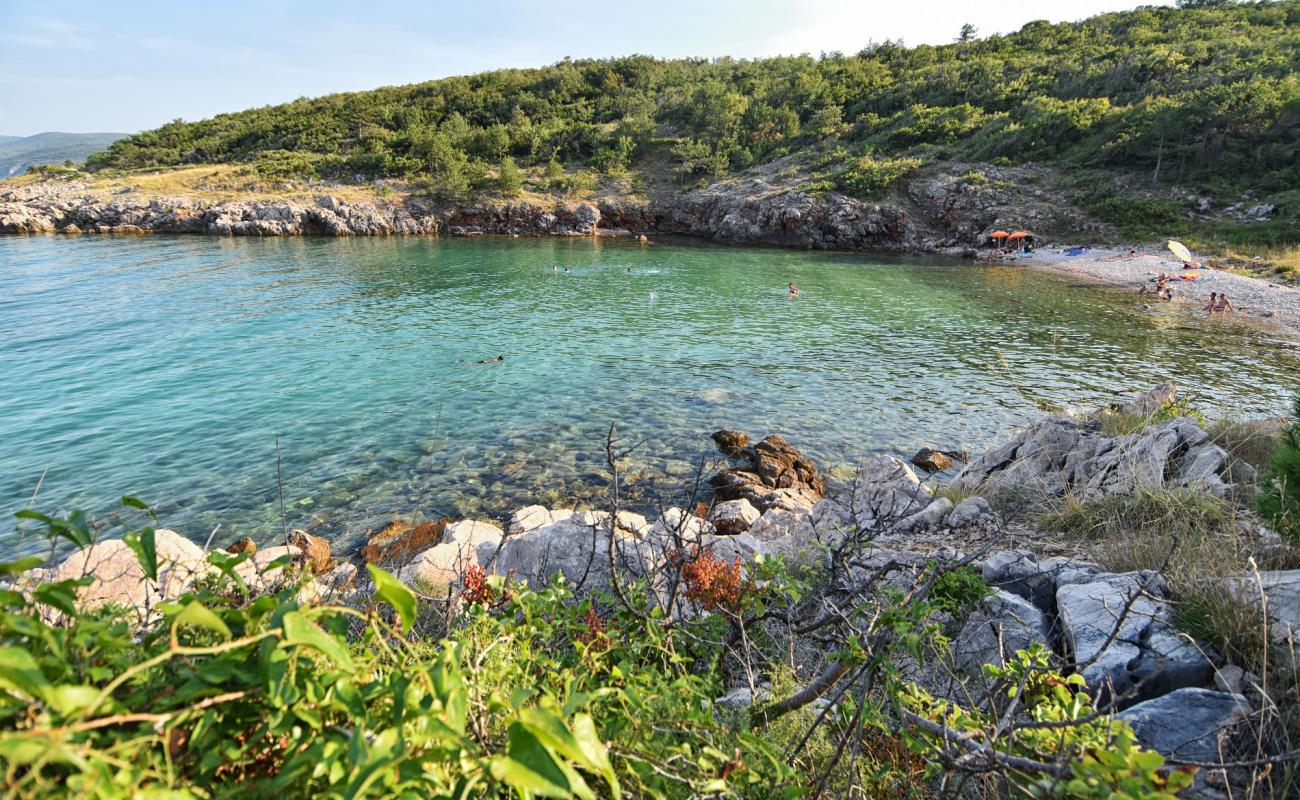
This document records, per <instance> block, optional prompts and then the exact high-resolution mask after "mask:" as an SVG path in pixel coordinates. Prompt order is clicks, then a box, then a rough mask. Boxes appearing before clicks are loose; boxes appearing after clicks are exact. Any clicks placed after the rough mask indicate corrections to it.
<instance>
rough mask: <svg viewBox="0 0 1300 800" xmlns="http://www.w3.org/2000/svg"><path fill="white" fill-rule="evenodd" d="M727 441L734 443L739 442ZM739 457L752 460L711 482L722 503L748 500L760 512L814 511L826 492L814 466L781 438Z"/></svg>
mask: <svg viewBox="0 0 1300 800" xmlns="http://www.w3.org/2000/svg"><path fill="white" fill-rule="evenodd" d="M719 433H729V432H724V431H719ZM740 435H741V436H743V434H740ZM724 438H726V439H727V441H728V442H730V443H732V444H735V443H737V442H738V441H739V439H736V438H731V437H724ZM739 454H740V455H742V456H746V457H748V460H749V464H747V465H746V466H744V467H731V468H728V469H724V470H722V471H721V472H719V473H718V474H717V475H714V476H713V477H712V478H710V479H709V483H710V484H711V485H712V486H713V487H714V492H715V493H716V495H717V496H718V498H719V499H720V500H724V501H725V500H741V499H744V500H748V501H749V502H750V503H751V504H752V505H753V506H754V507H755V508H757V509H758V510H759V511H767V510H768V509H770V508H773V507H782V508H795V507H805V508H811V507H812V505H813V503H816V502H817V501H818V500H820V499H821V498H822V495H823V494H824V493H825V491H826V485H825V483H824V482H823V481H822V480H821V478H820V477H819V476H818V474H817V468H816V467H815V466H814V465H813V463H812V462H811V461H809V460H808V459H807V458H805V457H804V456H803V455H802V454H800V453H799V451H798V450H795V449H794V448H793V447H791V446H790V444H789V443H787V442H786V441H785V439H783V438H781V437H780V436H768V437H767V438H766V439H763V440H762V441H761V442H759V443H758V444H756V445H754V446H753V448H752V449H747V450H743V451H740V453H739Z"/></svg>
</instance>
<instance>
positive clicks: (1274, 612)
mask: <svg viewBox="0 0 1300 800" xmlns="http://www.w3.org/2000/svg"><path fill="white" fill-rule="evenodd" d="M1228 590H1229V591H1230V592H1232V594H1233V595H1235V596H1236V597H1237V598H1238V599H1239V600H1241V601H1243V602H1247V603H1253V604H1255V605H1260V606H1264V607H1266V608H1267V609H1268V616H1269V621H1270V622H1271V623H1272V624H1271V625H1270V634H1271V635H1272V637H1273V640H1274V641H1275V642H1300V569H1287V570H1266V571H1263V572H1260V573H1258V577H1256V576H1254V575H1247V576H1243V577H1241V578H1237V579H1234V580H1231V581H1229V582H1228ZM1282 649H1283V651H1289V650H1290V649H1291V648H1290V647H1284V648H1282Z"/></svg>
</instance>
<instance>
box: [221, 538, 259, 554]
mask: <svg viewBox="0 0 1300 800" xmlns="http://www.w3.org/2000/svg"><path fill="white" fill-rule="evenodd" d="M226 552H227V553H230V554H231V555H239V554H240V553H248V554H249V555H252V554H253V553H256V552H257V542H255V541H253V540H252V539H251V538H249V537H247V536H245V537H244V538H242V539H240V540H239V541H237V542H235V543H234V544H232V545H230V546H229V547H227V548H226Z"/></svg>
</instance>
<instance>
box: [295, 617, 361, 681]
mask: <svg viewBox="0 0 1300 800" xmlns="http://www.w3.org/2000/svg"><path fill="white" fill-rule="evenodd" d="M283 624H284V641H285V643H286V644H292V645H301V646H303V647H309V648H311V649H313V650H316V651H318V652H319V653H321V654H322V655H324V656H326V657H327V658H329V659H330V660H331V661H333V662H334V663H336V664H338V665H339V666H341V667H343V668H344V669H347V670H350V669H352V656H350V655H348V651H347V648H345V647H344V646H343V645H342V644H341V643H340V642H339V640H338V639H335V638H334V637H333V636H330V635H329V634H328V633H326V632H325V631H323V630H321V628H320V626H318V625H317V624H316V623H314V622H312V621H311V620H309V619H307V617H305V616H303V614H302V613H301V612H298V611H290V612H289V613H288V614H285V615H284V622H283Z"/></svg>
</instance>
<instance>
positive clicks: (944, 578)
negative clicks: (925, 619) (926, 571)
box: [933, 566, 993, 615]
mask: <svg viewBox="0 0 1300 800" xmlns="http://www.w3.org/2000/svg"><path fill="white" fill-rule="evenodd" d="M992 591H993V589H992V588H991V587H990V586H989V584H988V581H986V580H984V576H983V575H981V574H980V571H979V570H977V569H975V568H974V567H971V566H962V567H958V568H957V569H954V570H949V571H948V572H945V573H943V574H942V575H940V576H939V577H938V578H937V579H936V580H935V582H934V593H933V598H934V604H935V606H937V607H938V608H940V609H941V610H943V611H947V612H948V613H950V614H954V615H960V614H964V613H966V612H969V611H970V610H971V609H973V608H975V606H976V605H977V604H978V603H979V601H980V600H981V599H983V598H984V597H986V596H987V595H989V594H991V593H992Z"/></svg>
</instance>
